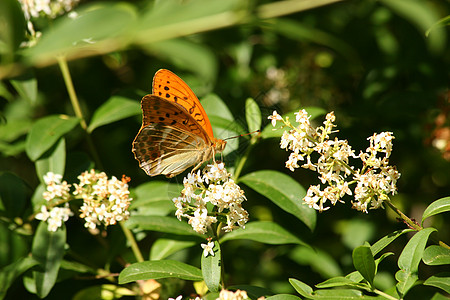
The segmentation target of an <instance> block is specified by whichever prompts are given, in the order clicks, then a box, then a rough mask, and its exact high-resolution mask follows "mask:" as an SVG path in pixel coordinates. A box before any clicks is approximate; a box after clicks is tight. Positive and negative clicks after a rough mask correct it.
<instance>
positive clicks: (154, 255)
mask: <svg viewBox="0 0 450 300" xmlns="http://www.w3.org/2000/svg"><path fill="white" fill-rule="evenodd" d="M195 244H197V243H196V242H194V241H181V240H180V241H179V240H174V239H163V238H161V239H157V240H156V241H155V242H154V243H153V245H152V249H151V250H150V260H161V259H164V258H166V257H168V256H169V255H171V254H173V253H175V252H178V251H180V250H182V249H186V248H189V247H192V246H194V245H195Z"/></svg>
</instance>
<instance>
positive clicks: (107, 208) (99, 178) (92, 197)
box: [73, 170, 132, 229]
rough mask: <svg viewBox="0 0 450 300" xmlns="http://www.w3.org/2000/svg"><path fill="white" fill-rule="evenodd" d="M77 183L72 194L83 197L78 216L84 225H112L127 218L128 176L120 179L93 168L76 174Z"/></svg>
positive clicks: (92, 227) (91, 226) (91, 227)
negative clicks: (109, 176) (97, 171)
mask: <svg viewBox="0 0 450 300" xmlns="http://www.w3.org/2000/svg"><path fill="white" fill-rule="evenodd" d="M78 179H79V180H80V183H79V184H74V185H75V191H74V192H73V194H74V195H75V196H77V197H79V198H81V199H83V205H82V206H81V207H80V212H81V213H80V218H83V219H84V220H85V227H86V228H90V229H95V228H96V227H97V226H98V225H101V224H104V225H105V226H109V225H114V224H116V223H117V222H119V221H123V220H126V219H128V217H129V215H130V213H129V211H128V207H129V205H130V201H131V200H132V198H129V194H130V192H129V190H128V184H127V182H128V181H129V178H127V177H125V176H124V177H123V178H122V180H119V179H117V178H116V177H114V176H112V177H111V179H108V176H107V175H106V174H105V173H104V172H101V173H96V172H95V170H90V171H89V172H87V171H86V172H83V173H82V174H81V175H80V176H78Z"/></svg>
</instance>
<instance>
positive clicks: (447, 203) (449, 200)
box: [422, 197, 450, 224]
mask: <svg viewBox="0 0 450 300" xmlns="http://www.w3.org/2000/svg"><path fill="white" fill-rule="evenodd" d="M447 211H450V197H445V198H442V199H439V200H436V201H434V202H433V203H431V204H430V205H429V206H428V207H427V208H426V209H425V211H424V212H423V216H422V224H423V221H425V219H426V218H429V217H431V216H434V215H437V214H440V213H443V212H447Z"/></svg>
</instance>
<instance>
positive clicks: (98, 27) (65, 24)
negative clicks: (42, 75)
mask: <svg viewBox="0 0 450 300" xmlns="http://www.w3.org/2000/svg"><path fill="white" fill-rule="evenodd" d="M135 20H136V9H135V7H134V6H133V5H130V4H128V3H124V2H120V3H119V2H118V3H92V4H87V5H83V6H80V8H79V9H77V17H76V18H73V17H71V16H69V15H68V14H66V15H64V16H61V17H60V18H58V19H57V20H56V21H55V22H53V24H52V25H53V26H51V29H50V30H47V31H45V32H43V34H42V38H41V39H40V40H39V43H37V44H36V45H35V46H34V47H30V48H28V49H26V50H25V51H24V56H25V57H27V58H28V60H29V61H30V62H31V63H34V64H43V63H47V64H48V63H49V62H54V61H55V58H56V57H57V56H58V55H60V54H62V53H64V54H65V56H66V57H68V58H71V56H73V55H75V54H78V55H80V53H82V52H84V51H87V52H89V51H94V49H97V51H103V52H105V53H106V51H105V50H104V49H102V47H109V48H111V47H110V46H111V41H112V39H113V38H115V39H114V44H115V45H114V47H119V45H123V46H125V45H126V43H127V39H126V38H125V36H126V35H127V34H129V31H128V30H129V29H130V28H131V27H132V26H133V25H134V24H135ZM106 39H107V40H109V43H107V44H106V45H105V44H104V43H102V42H103V41H104V40H106ZM84 55H86V54H84Z"/></svg>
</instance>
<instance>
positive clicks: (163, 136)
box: [132, 95, 211, 176]
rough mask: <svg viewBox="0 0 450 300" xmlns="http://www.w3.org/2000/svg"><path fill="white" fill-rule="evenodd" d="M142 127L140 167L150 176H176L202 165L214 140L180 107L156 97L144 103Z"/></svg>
mask: <svg viewBox="0 0 450 300" xmlns="http://www.w3.org/2000/svg"><path fill="white" fill-rule="evenodd" d="M141 107H142V111H143V122H142V127H141V129H140V130H139V133H138V134H137V136H136V138H135V139H134V141H133V150H132V151H133V153H134V156H135V158H136V159H137V160H138V161H139V166H140V167H141V168H142V169H143V170H144V171H145V172H146V173H147V174H148V175H150V176H155V175H158V174H163V175H166V176H175V175H177V174H179V173H181V172H183V171H184V170H185V169H186V168H188V167H189V166H191V165H195V164H198V163H199V162H200V161H201V160H202V159H203V157H204V155H205V151H207V150H208V149H210V148H211V140H210V139H209V137H208V135H207V134H206V132H205V131H204V130H203V128H201V127H200V126H199V124H198V123H197V122H196V121H195V120H194V119H193V118H192V117H191V116H190V115H189V114H188V113H187V112H186V110H185V109H184V108H183V107H181V106H180V105H178V104H176V103H173V102H169V101H165V100H164V99H162V98H160V97H158V96H155V95H146V96H144V98H143V99H142V101H141Z"/></svg>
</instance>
